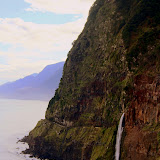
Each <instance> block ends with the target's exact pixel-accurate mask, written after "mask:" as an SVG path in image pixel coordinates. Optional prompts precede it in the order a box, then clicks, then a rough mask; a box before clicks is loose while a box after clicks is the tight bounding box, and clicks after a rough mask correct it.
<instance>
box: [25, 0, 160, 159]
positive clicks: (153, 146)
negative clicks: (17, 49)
mask: <svg viewBox="0 0 160 160" xmlns="http://www.w3.org/2000/svg"><path fill="white" fill-rule="evenodd" d="M159 23H160V3H159V0H97V1H96V2H95V3H94V5H93V6H92V8H91V10H90V12H89V17H88V20H87V23H86V25H85V28H84V30H83V32H82V33H81V34H80V35H79V37H78V39H77V40H76V41H75V42H74V44H73V47H72V49H71V50H70V52H69V53H68V58H67V60H66V62H65V65H64V71H63V77H62V79H61V82H60V84H59V88H58V89H57V91H56V93H55V96H54V97H53V98H52V99H51V100H50V102H49V105H48V109H47V111H46V119H45V120H41V121H39V122H38V124H37V126H36V127H35V128H34V129H33V130H32V131H31V132H30V134H29V136H28V137H26V138H25V140H26V141H27V142H28V143H29V146H30V149H29V150H27V151H26V153H32V154H33V155H34V156H37V157H40V158H42V159H45V158H47V159H55V160H106V159H107V160H112V159H114V152H115V141H116V132H117V125H118V122H119V119H120V117H121V114H122V112H125V130H124V131H125V132H124V135H123V139H122V150H121V159H126V160H128V159H131V160H135V159H138V160H144V159H146V160H149V159H152V160H155V159H158V158H160V150H159V149H160V146H159V144H160V123H159V122H160V112H159V111H160V86H159V84H160V25H159Z"/></svg>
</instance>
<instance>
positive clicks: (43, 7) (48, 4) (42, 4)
mask: <svg viewBox="0 0 160 160" xmlns="http://www.w3.org/2000/svg"><path fill="white" fill-rule="evenodd" d="M94 1H95V0H25V2H27V3H29V4H30V7H29V8H27V9H26V10H27V11H42V12H46V11H48V12H54V13H57V14H83V15H87V14H88V11H89V8H90V7H91V5H92V4H93V2H94Z"/></svg>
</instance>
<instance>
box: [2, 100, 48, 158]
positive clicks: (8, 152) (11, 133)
mask: <svg viewBox="0 0 160 160" xmlns="http://www.w3.org/2000/svg"><path fill="white" fill-rule="evenodd" d="M47 105H48V102H47V101H33V100H31V101H28V100H11V99H0V160H37V159H36V158H29V155H23V154H20V153H21V151H22V150H24V149H25V148H27V147H28V145H27V144H23V143H17V141H18V140H19V139H21V138H23V137H24V136H25V135H27V134H28V133H29V131H30V130H32V129H33V128H34V127H35V125H36V124H37V122H38V121H39V120H40V119H44V117H45V111H46V108H47Z"/></svg>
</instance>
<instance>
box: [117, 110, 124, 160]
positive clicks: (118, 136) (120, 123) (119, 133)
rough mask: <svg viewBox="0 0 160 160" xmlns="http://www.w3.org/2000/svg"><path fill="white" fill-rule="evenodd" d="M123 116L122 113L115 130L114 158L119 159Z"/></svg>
mask: <svg viewBox="0 0 160 160" xmlns="http://www.w3.org/2000/svg"><path fill="white" fill-rule="evenodd" d="M123 118H124V113H123V114H122V116H121V119H120V121H119V126H118V131H117V138H116V147H115V149H116V152H115V160H119V156H120V148H121V138H122V133H123V126H122V123H123Z"/></svg>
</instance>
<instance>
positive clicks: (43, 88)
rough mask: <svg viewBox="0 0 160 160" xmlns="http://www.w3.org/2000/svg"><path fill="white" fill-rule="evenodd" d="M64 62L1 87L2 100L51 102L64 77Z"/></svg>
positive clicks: (0, 95)
mask: <svg viewBox="0 0 160 160" xmlns="http://www.w3.org/2000/svg"><path fill="white" fill-rule="evenodd" d="M63 65H64V62H59V63H56V64H51V65H48V66H46V67H45V68H44V69H43V70H42V71H41V72H40V73H38V74H37V73H34V74H31V75H29V76H26V77H24V78H22V79H18V80H16V81H14V82H9V83H6V84H4V85H1V86H0V97H1V98H15V99H38V100H49V99H50V98H51V97H53V95H54V92H55V89H56V88H58V84H59V81H60V79H61V77H62V71H63Z"/></svg>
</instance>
